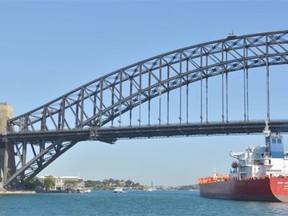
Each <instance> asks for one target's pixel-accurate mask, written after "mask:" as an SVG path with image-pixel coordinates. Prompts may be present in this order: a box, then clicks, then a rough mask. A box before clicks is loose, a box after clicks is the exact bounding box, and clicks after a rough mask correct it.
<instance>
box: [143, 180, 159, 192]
mask: <svg viewBox="0 0 288 216" xmlns="http://www.w3.org/2000/svg"><path fill="white" fill-rule="evenodd" d="M156 190H157V189H156V187H155V186H153V181H152V182H151V186H150V187H148V188H147V189H146V191H156Z"/></svg>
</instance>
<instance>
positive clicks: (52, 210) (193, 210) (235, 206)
mask: <svg viewBox="0 0 288 216" xmlns="http://www.w3.org/2000/svg"><path fill="white" fill-rule="evenodd" d="M287 212H288V204H287V203H267V202H244V201H229V200H215V199H206V198H202V197H200V196H199V192H198V191H153V192H145V191H128V192H127V193H120V194H115V193H113V192H112V191H92V192H91V193H85V194H75V193H73V194H65V193H62V194H49V193H48V194H31V195H4V196H0V216H14V215H17V216H18V215H29V216H31V215H41V216H45V215H49V216H51V215H53V216H66V215H69V216H76V215H77V216H79V215H89V216H92V215H101V216H105V215H115V216H116V215H117V216H122V215H123V216H124V215H125V216H128V215H130V216H133V215H137V216H138V215H139V216H141V215H143V216H144V215H145V216H159V215H165V216H166V215H171V216H172V215H173V216H177V215H179V216H185V215H201V216H205V215H207V216H210V215H225V216H228V215H231V216H232V215H233V216H238V215H239V216H240V215H241V216H243V215H250V216H260V215H261V216H271V215H277V216H279V215H287Z"/></svg>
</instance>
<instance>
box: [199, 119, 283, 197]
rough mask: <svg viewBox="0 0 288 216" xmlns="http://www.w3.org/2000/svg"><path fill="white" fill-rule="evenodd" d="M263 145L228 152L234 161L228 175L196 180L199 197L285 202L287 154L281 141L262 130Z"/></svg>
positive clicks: (279, 137)
mask: <svg viewBox="0 0 288 216" xmlns="http://www.w3.org/2000/svg"><path fill="white" fill-rule="evenodd" d="M264 134H265V145H264V146H256V147H249V148H247V149H246V150H245V151H244V152H239V153H235V152H231V153H230V155H231V157H233V158H235V159H236V160H237V161H235V162H233V163H232V170H231V171H230V174H229V175H218V174H217V173H216V172H214V176H213V177H206V178H199V179H198V183H199V189H200V195H201V196H202V197H208V198H217V199H232V200H246V201H269V202H288V153H284V145H283V138H282V136H281V135H280V134H275V133H271V131H270V130H269V128H268V124H267V125H266V128H265V130H264Z"/></svg>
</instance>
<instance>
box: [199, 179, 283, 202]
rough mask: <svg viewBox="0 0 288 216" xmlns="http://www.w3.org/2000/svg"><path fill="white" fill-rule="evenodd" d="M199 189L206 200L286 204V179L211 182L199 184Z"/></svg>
mask: <svg viewBox="0 0 288 216" xmlns="http://www.w3.org/2000/svg"><path fill="white" fill-rule="evenodd" d="M199 189H200V195H201V196H202V197H207V198H216V199H231V200H243V201H266V202H288V177H285V178H271V179H269V178H266V179H249V180H241V181H236V180H228V181H219V182H211V183H205V184H199Z"/></svg>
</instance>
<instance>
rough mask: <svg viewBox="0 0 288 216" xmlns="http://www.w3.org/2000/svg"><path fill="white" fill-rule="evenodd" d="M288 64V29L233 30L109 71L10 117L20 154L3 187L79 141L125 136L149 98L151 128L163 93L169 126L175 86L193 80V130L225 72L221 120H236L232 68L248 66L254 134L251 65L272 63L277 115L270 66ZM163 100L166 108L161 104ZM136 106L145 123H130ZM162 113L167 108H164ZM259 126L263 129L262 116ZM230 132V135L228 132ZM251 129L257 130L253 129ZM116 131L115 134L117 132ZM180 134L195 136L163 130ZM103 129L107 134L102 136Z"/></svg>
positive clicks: (203, 121)
mask: <svg viewBox="0 0 288 216" xmlns="http://www.w3.org/2000/svg"><path fill="white" fill-rule="evenodd" d="M287 63H288V30H285V31H275V32H265V33H257V34H249V35H242V36H236V35H230V36H228V37H227V38H225V39H221V40H216V41H211V42H207V43H201V44H197V45H193V46H189V47H185V48H181V49H178V50H174V51H171V52H168V53H164V54H161V55H158V56H155V57H152V58H149V59H146V60H143V61H140V62H137V63H135V64H132V65H130V66H127V67H124V68H121V69H119V70H117V71H114V72H112V73H109V74H107V75H104V76H102V77H100V78H98V79H96V80H94V81H91V82H89V83H87V84H85V85H82V86H81V87H79V88H77V89H75V90H73V91H71V92H69V93H67V94H65V95H63V96H61V97H59V98H57V99H55V100H53V101H51V102H49V103H47V104H44V105H43V106H41V107H38V108H36V109H34V110H32V111H30V112H27V113H25V114H23V115H20V116H18V117H15V118H13V119H10V120H8V123H7V125H8V126H7V127H8V133H7V135H6V136H5V137H4V138H5V139H6V138H7V142H6V145H7V146H11V145H13V146H14V150H12V149H11V147H10V150H9V148H8V147H7V148H6V149H7V151H8V152H9V151H10V152H12V151H14V152H13V154H15V155H16V156H15V160H14V161H13V160H8V161H9V162H6V164H8V167H7V169H6V171H5V170H4V177H6V179H5V183H4V185H5V186H6V187H15V186H21V185H23V184H25V183H26V182H27V181H29V180H30V179H31V178H33V177H34V176H36V175H37V174H38V173H39V172H40V171H42V170H43V169H44V168H45V167H46V166H48V165H49V164H50V163H51V162H52V161H54V160H55V159H56V158H58V157H59V156H60V155H62V154H63V153H64V152H65V151H67V150H68V149H69V148H71V147H72V146H73V145H74V144H76V143H77V142H79V141H82V140H88V139H96V140H101V139H102V140H103V141H106V142H113V141H115V140H116V139H117V138H121V136H123V137H125V136H124V135H123V134H121V129H120V128H121V123H122V116H123V115H124V113H126V114H127V113H128V116H129V121H130V123H129V124H128V125H127V126H129V127H131V128H132V130H133V128H134V129H135V128H136V130H137V128H138V127H139V128H141V117H142V115H143V114H142V113H141V111H142V109H143V106H144V104H145V105H146V107H147V110H146V113H147V116H148V117H147V121H148V122H147V124H146V125H145V126H143V127H142V128H146V127H147V128H149V127H150V126H151V122H150V119H151V112H152V111H151V101H152V100H153V99H154V98H156V97H157V98H159V100H161V96H163V95H165V96H166V97H167V111H166V114H167V117H166V120H165V121H166V122H165V124H163V125H161V115H159V125H158V126H157V128H156V130H161V128H163V129H167V128H169V127H170V125H171V122H170V118H169V116H170V110H169V109H170V105H169V104H170V103H171V101H169V98H170V97H169V94H170V92H172V91H173V90H175V89H179V88H180V89H181V88H185V86H188V85H189V84H191V83H194V82H201V114H200V121H199V123H198V124H196V125H192V126H191V127H190V126H189V125H188V129H187V130H188V131H189V130H191V128H193V126H194V127H195V128H196V129H197V127H198V128H199V125H201V128H203V127H204V128H205V127H206V126H207V123H208V122H209V119H208V96H207V88H208V84H207V83H208V78H210V77H214V76H219V75H220V76H222V86H221V89H222V90H221V91H222V119H221V122H220V124H222V125H223V124H229V119H228V95H227V89H225V88H227V83H226V82H227V79H228V74H229V73H230V72H234V71H244V91H245V93H244V97H245V99H244V117H243V120H241V121H242V124H245V125H247V128H248V129H247V128H246V131H245V132H247V133H249V125H250V126H251V125H252V126H253V124H254V126H255V125H257V122H256V123H255V122H252V123H253V124H250V121H249V105H248V104H249V100H248V69H250V68H256V67H265V70H266V76H267V92H266V94H267V107H266V109H267V110H266V113H267V119H268V120H270V105H269V103H270V102H269V100H270V99H269V97H270V96H269V73H270V71H269V67H270V66H272V65H281V64H287ZM202 82H203V86H204V87H203V89H204V91H203V93H202ZM187 98H188V97H187ZM187 100H188V99H187ZM202 100H203V101H202ZM202 104H203V107H202ZM159 105H160V106H161V102H160V103H159ZM136 107H138V108H139V107H140V108H139V114H138V120H139V126H138V127H136V126H135V125H132V123H131V122H132V110H133V109H135V108H136ZM141 107H142V108H141ZM159 112H161V108H160V109H159ZM181 115H182V114H181V113H180V117H179V119H180V122H179V123H178V125H176V126H175V125H174V127H173V124H172V129H171V128H170V129H169V130H170V131H172V130H173V128H174V129H175V128H177V127H179V124H180V125H181V124H185V123H186V124H188V123H189V122H188V117H187V118H186V119H187V122H181V119H182V116H181ZM187 115H188V113H187ZM204 117H205V118H204ZM114 121H117V122H118V123H117V124H119V126H118V125H116V129H115V130H114V129H113V128H115V123H114ZM109 123H110V126H112V129H111V127H110V128H106V129H105V128H104V129H103V130H101V129H102V128H103V126H105V125H109ZM172 123H173V122H172ZM147 125H148V126H147ZM209 125H210V126H211V125H212V126H211V128H212V127H213V124H209ZM209 125H208V128H209ZM230 125H231V124H230ZM260 125H261V127H262V125H264V124H263V122H262V123H261V124H260ZM186 126H187V125H186ZM238 126H239V124H238ZM153 127H154V128H155V125H154V126H151V128H153ZM255 127H256V126H255ZM154 128H153V131H154V130H155V129H154ZM195 128H194V129H195ZM215 128H217V130H216V129H215ZM251 128H252V127H251ZM251 128H250V129H251ZM109 130H112V131H110V132H107V133H108V135H106V136H105V131H109ZM207 130H208V129H207ZM209 130H210V129H209ZM213 130H214V131H215V133H221V129H220V130H219V127H218V126H217V124H216V125H214V129H213ZM222 130H223V129H222ZM119 131H120V132H119ZM199 131H201V130H199ZM216 131H217V132H216ZM219 131H220V132H219ZM223 131H225V132H224V133H227V130H223ZM251 131H252V132H254V131H253V130H252V129H251ZM115 132H116V135H115ZM238 132H239V131H238ZM113 133H114V136H111V134H113ZM117 133H118V135H117ZM149 133H150V134H151V133H152V132H151V130H150V132H148V133H146V134H145V133H144V134H145V135H144V136H146V137H149ZM181 133H183V135H191V134H193V133H192V132H190V133H189V132H186V133H185V131H184V132H183V131H182V132H179V133H177V132H176V133H175V132H174V133H172V132H170V134H169V133H166V134H165V133H160V134H158V135H160V136H161V135H162V136H169V135H181ZM199 133H201V132H199ZM205 133H206V134H208V133H211V134H213V133H214V132H213V131H212V129H211V131H210V132H207V131H205ZM101 134H103V137H102V138H101V136H100V135H101ZM124 134H125V133H124ZM132 134H133V132H132V133H130V135H129V134H128V133H127V137H126V138H129V137H135V133H134V135H132ZM196 134H197V133H196ZM139 136H140V135H139ZM152 136H153V135H152ZM155 136H157V134H156V135H155ZM111 137H112V138H111ZM3 143H4V142H3ZM28 147H29V148H30V149H31V151H32V152H33V156H32V158H31V159H29V160H28V158H27V148H28ZM11 154H12V153H11ZM9 167H10V168H9Z"/></svg>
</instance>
